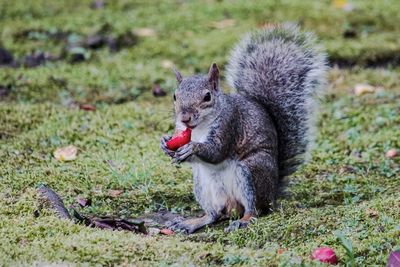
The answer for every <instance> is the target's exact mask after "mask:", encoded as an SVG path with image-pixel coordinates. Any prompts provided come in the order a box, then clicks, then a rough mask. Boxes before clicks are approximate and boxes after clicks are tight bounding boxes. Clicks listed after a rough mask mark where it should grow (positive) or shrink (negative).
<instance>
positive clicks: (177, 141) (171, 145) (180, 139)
mask: <svg viewBox="0 0 400 267" xmlns="http://www.w3.org/2000/svg"><path fill="white" fill-rule="evenodd" d="M191 136H192V129H190V128H186V130H184V131H182V132H180V133H178V134H177V135H175V136H174V137H172V138H171V140H169V141H168V142H167V147H168V149H171V150H177V149H178V148H180V147H181V146H184V145H186V144H187V143H189V142H190V138H191Z"/></svg>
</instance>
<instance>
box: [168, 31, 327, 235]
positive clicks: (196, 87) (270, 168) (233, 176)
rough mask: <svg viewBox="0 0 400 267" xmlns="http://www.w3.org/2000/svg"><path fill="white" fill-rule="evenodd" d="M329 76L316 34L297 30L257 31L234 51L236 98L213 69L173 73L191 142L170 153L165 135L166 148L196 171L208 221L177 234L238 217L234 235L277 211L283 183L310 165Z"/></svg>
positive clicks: (179, 117) (178, 119) (230, 68)
mask: <svg viewBox="0 0 400 267" xmlns="http://www.w3.org/2000/svg"><path fill="white" fill-rule="evenodd" d="M327 69H328V67H327V61H326V55H325V52H324V51H322V50H321V49H320V48H319V47H318V45H316V43H315V37H314V35H312V34H310V33H306V32H302V31H300V30H299V28H298V26H297V25H292V24H278V25H274V26H271V27H269V28H266V29H262V30H258V31H255V32H253V33H250V34H248V35H247V36H245V37H244V38H243V39H242V40H241V41H240V42H239V43H238V44H237V45H236V47H235V48H234V49H233V50H232V52H231V57H230V60H229V62H228V65H227V68H226V76H227V81H228V84H229V85H230V86H231V87H233V88H234V89H236V92H234V93H231V94H225V93H224V92H223V91H222V90H221V88H220V86H219V70H218V67H217V65H216V64H215V63H213V64H212V65H211V67H210V69H209V72H208V74H207V75H194V76H191V77H187V78H183V77H182V75H181V74H180V72H179V71H177V70H176V69H174V71H175V76H176V79H177V82H178V88H177V89H176V91H175V93H174V96H173V98H174V107H175V126H176V129H177V130H184V129H185V128H186V127H189V128H191V129H192V137H191V141H190V142H189V143H188V144H186V145H184V146H182V147H181V148H179V149H178V150H177V151H172V150H169V149H168V148H167V145H166V142H167V141H168V140H169V139H170V138H171V136H168V135H167V136H164V137H163V138H162V139H161V149H162V150H163V151H164V152H165V153H166V154H167V155H168V156H170V157H171V158H172V160H173V162H175V163H182V162H188V163H189V164H190V165H191V167H192V172H193V180H194V194H195V198H196V200H197V202H198V203H199V204H200V206H201V207H202V209H203V210H204V212H205V215H204V216H203V217H200V218H195V219H188V220H184V221H177V222H174V223H172V224H171V228H172V229H175V230H181V231H184V232H187V233H193V232H195V231H196V230H198V229H200V228H202V227H204V226H206V225H209V224H212V223H215V222H217V221H218V220H220V219H222V218H224V217H225V218H226V217H229V216H232V215H233V214H236V215H237V214H239V216H240V217H241V218H240V219H238V220H235V221H233V222H231V223H230V225H229V226H228V227H227V228H225V231H226V232H230V231H233V230H236V229H239V228H243V227H246V226H247V225H248V224H249V223H250V222H251V221H252V219H253V218H256V217H258V216H259V215H260V214H262V213H266V212H268V211H270V210H271V209H272V208H273V207H274V205H275V203H276V199H277V196H278V192H279V189H280V187H281V181H282V178H283V177H285V176H287V175H289V174H292V173H293V172H294V171H295V170H296V169H297V167H298V166H299V165H300V164H301V163H303V162H304V161H305V160H306V155H307V154H308V153H307V152H308V151H309V148H310V143H311V141H312V128H313V118H314V116H315V113H316V104H317V102H318V101H317V99H318V94H319V93H320V92H322V91H323V87H324V84H325V75H326V72H327Z"/></svg>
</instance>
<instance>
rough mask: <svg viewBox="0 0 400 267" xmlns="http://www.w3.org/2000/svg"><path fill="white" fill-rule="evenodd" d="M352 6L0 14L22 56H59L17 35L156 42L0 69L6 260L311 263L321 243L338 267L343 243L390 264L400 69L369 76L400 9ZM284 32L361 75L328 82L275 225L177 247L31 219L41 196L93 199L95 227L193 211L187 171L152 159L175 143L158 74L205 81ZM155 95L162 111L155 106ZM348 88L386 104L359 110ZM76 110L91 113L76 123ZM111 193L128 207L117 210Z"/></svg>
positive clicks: (39, 7) (41, 7)
mask: <svg viewBox="0 0 400 267" xmlns="http://www.w3.org/2000/svg"><path fill="white" fill-rule="evenodd" d="M351 3H352V4H353V6H354V10H353V11H352V12H350V13H346V12H345V11H343V10H341V9H338V8H335V7H334V6H333V5H331V3H330V1H321V2H311V1H301V2H300V1H252V2H250V3H249V2H248V1H246V2H245V1H238V2H235V3H231V2H225V1H222V2H218V1H216V2H212V1H211V2H210V3H208V4H204V3H200V2H198V1H186V2H169V1H160V2H158V4H154V3H153V2H152V3H145V2H143V1H123V0H121V1H106V6H105V8H104V9H100V10H92V9H90V8H89V6H90V1H53V2H50V3H48V1H32V2H29V3H27V2H26V1H1V0H0V12H1V14H0V29H1V31H0V36H1V38H0V39H1V44H2V45H4V46H5V47H6V48H8V49H9V50H10V51H12V52H13V53H14V54H15V55H16V56H17V57H21V56H23V55H25V54H27V53H29V52H31V51H35V50H43V51H50V52H51V53H55V54H57V53H60V51H62V49H63V46H64V44H63V43H62V42H56V41H49V40H46V38H47V37H45V36H44V37H43V36H36V37H34V38H30V39H29V38H28V39H21V37H18V34H20V33H21V32H24V31H26V30H32V29H35V30H39V29H43V30H52V31H55V32H73V33H76V34H79V35H81V36H85V35H88V34H91V33H94V32H96V31H98V30H99V29H100V28H101V27H102V26H103V25H104V24H109V25H111V26H112V29H113V30H112V31H113V34H116V35H117V34H123V33H125V32H126V31H131V30H132V29H136V28H141V27H150V28H153V29H155V31H156V33H157V34H156V36H153V37H140V38H139V43H138V44H137V45H135V46H132V47H130V48H125V49H122V50H121V51H119V52H116V53H112V52H109V51H108V49H106V48H103V49H99V50H93V51H90V53H91V56H90V58H89V60H88V61H85V62H82V63H78V64H70V63H69V62H67V61H65V60H60V61H56V62H52V63H48V64H46V65H44V66H40V67H38V68H30V69H25V68H15V69H14V68H1V71H0V85H10V88H11V91H10V92H9V94H8V95H7V96H1V97H2V98H1V99H0V101H1V102H0V158H1V165H0V181H1V183H0V217H1V220H0V241H1V242H0V262H1V263H3V264H4V265H10V266H14V265H31V264H32V263H37V264H41V263H42V264H43V263H78V262H81V263H88V264H89V265H94V264H99V265H116V264H121V265H122V264H138V265H151V266H153V265H161V266H166V265H172V264H175V265H196V266H197V265H205V266H208V265H218V264H224V265H247V266H254V265H258V266H266V265H282V266H283V265H285V264H286V265H299V264H300V263H301V261H303V262H304V264H306V265H313V264H314V263H312V262H311V261H310V259H309V255H310V253H311V251H312V250H313V249H314V248H315V247H317V246H322V245H327V246H331V247H333V248H334V249H335V250H336V251H337V252H338V256H339V258H340V263H341V264H343V265H344V264H346V262H347V261H348V259H347V256H346V254H345V250H344V248H343V247H342V246H341V243H340V242H339V241H338V240H337V237H336V236H335V235H334V234H333V231H337V230H339V231H341V232H342V233H344V235H345V236H346V238H347V239H349V240H350V241H351V242H352V244H353V252H354V255H355V258H356V263H357V264H358V265H360V266H369V265H384V264H385V262H386V259H387V257H388V254H389V253H390V252H391V251H392V250H394V249H395V248H398V247H399V246H400V243H399V240H400V230H399V221H400V217H399V214H400V206H399V201H398V200H399V198H400V195H399V192H398V188H399V187H400V181H399V180H398V178H397V176H398V173H399V171H400V167H399V163H400V162H399V158H395V159H387V158H385V157H384V154H385V152H386V151H387V150H388V149H390V148H398V149H399V148H400V143H399V142H400V141H399V138H398V136H400V128H399V125H400V116H399V115H398V114H399V110H398V101H399V97H400V79H399V74H400V69H399V68H387V69H366V68H363V67H362V66H365V65H368V64H371V62H372V63H374V62H375V63H382V62H383V63H384V62H386V61H388V62H389V61H390V60H386V59H385V60H381V59H382V58H390V57H392V56H393V55H395V53H398V49H399V47H398V44H399V42H398V40H397V39H396V38H397V37H395V36H399V35H398V32H399V25H400V23H399V19H398V18H397V17H398V16H396V13H395V12H396V10H398V8H397V9H396V7H397V6H398V4H399V3H398V1H384V2H382V1H352V2H351ZM225 18H232V19H234V20H235V26H232V27H227V28H224V29H218V28H215V25H214V24H213V22H216V21H220V20H223V19H225ZM288 20H289V21H295V22H300V24H301V26H302V27H304V28H306V29H308V30H312V31H314V32H316V33H317V35H318V36H319V37H320V38H321V43H322V44H323V45H324V46H325V47H327V49H328V53H329V55H330V58H331V59H332V60H333V62H338V63H341V62H344V63H346V64H348V63H351V64H356V65H357V67H355V68H353V69H347V70H342V69H338V68H334V69H332V70H331V72H330V76H329V87H330V90H329V92H328V94H327V95H326V96H325V97H324V98H323V101H322V103H321V108H320V111H319V114H318V135H317V140H316V146H315V147H316V149H315V151H314V152H313V154H312V158H311V160H310V162H309V163H308V164H307V165H305V166H303V167H302V168H301V170H299V171H298V172H297V173H295V174H294V175H292V176H291V177H290V178H288V184H289V186H288V188H287V195H286V196H283V197H282V198H280V200H279V203H280V206H279V208H278V209H277V210H276V211H274V212H273V213H271V214H270V215H267V216H263V217H261V218H259V219H258V220H257V222H256V223H254V224H253V225H251V226H250V228H249V229H246V230H240V231H237V232H234V233H231V234H229V235H227V234H224V233H223V230H222V229H223V227H224V226H225V225H226V224H227V222H223V223H220V224H218V225H217V226H215V227H211V228H209V229H206V230H205V231H204V232H202V233H199V234H196V235H193V236H183V235H176V236H172V237H164V236H159V237H146V236H142V235H134V234H131V233H127V232H110V231H104V230H98V229H91V228H87V227H84V226H81V225H74V224H72V223H70V222H68V221H62V220H59V219H57V218H56V217H54V216H53V215H52V214H47V213H44V214H42V215H41V216H39V217H38V218H35V217H34V216H33V213H34V211H35V210H36V208H37V200H36V193H35V188H36V186H37V185H38V184H39V183H46V184H48V185H49V186H51V187H52V188H53V189H54V190H56V191H57V192H59V193H60V195H61V196H62V197H63V199H64V200H65V202H66V204H67V206H69V205H70V204H72V203H74V202H75V199H76V197H78V196H81V197H88V198H91V199H92V201H93V205H92V206H91V207H89V208H87V209H86V212H87V213H89V214H97V215H101V214H115V215H118V216H128V217H134V216H137V215H139V214H143V213H144V212H148V211H156V210H159V209H160V208H167V209H169V210H173V211H176V212H178V213H182V214H186V215H187V214H191V213H194V212H198V211H199V206H198V205H197V204H196V202H195V200H194V197H193V194H192V182H191V178H190V170H189V168H188V167H187V166H182V167H180V168H177V167H176V166H174V165H172V164H171V163H170V162H169V160H168V158H167V157H165V156H164V155H163V153H162V152H161V151H160V149H159V138H160V137H161V136H162V135H163V134H165V133H167V132H168V133H172V131H173V122H172V101H171V99H170V98H171V97H170V96H171V92H172V91H173V90H174V87H175V80H174V77H173V74H172V73H171V70H170V69H168V68H164V67H162V64H161V62H162V61H163V60H171V61H172V62H173V63H174V64H175V65H177V66H178V67H179V68H180V69H181V70H182V72H183V73H184V75H188V74H192V73H194V72H199V71H202V72H204V71H206V70H207V69H208V67H209V64H210V63H211V62H213V61H215V62H218V63H219V64H220V65H221V66H223V64H224V63H225V61H226V59H227V51H228V50H229V49H230V48H231V46H232V45H233V44H234V43H235V42H236V41H237V40H238V38H239V36H241V34H243V33H245V32H247V31H249V30H251V29H254V28H255V27H257V26H258V25H261V24H264V23H267V22H279V21H288ZM332 25H339V27H332ZM347 29H351V30H354V31H355V32H356V33H357V34H356V37H355V39H354V38H353V39H351V38H350V39H349V38H344V37H342V36H343V31H345V30H347ZM390 62H392V61H390ZM393 62H395V61H393ZM393 62H392V63H393ZM222 73H223V71H222ZM155 83H157V84H160V85H161V86H162V87H163V88H165V89H166V90H167V92H168V96H167V97H165V98H154V97H153V96H152V95H151V93H150V90H151V88H152V86H153V84H155ZM357 83H369V84H372V85H374V86H376V87H381V88H382V90H378V91H377V92H375V93H372V94H366V95H363V96H355V95H354V94H353V88H354V85H355V84H357ZM75 102H78V103H91V104H94V105H96V108H97V110H96V111H94V112H87V111H83V110H79V109H78V108H77V107H76V105H74V103H75ZM69 144H74V145H75V146H77V147H78V148H79V154H78V158H77V160H75V161H72V162H68V163H61V162H58V161H56V160H55V159H54V158H53V155H52V153H53V152H54V150H55V149H56V148H58V147H62V146H65V145H69ZM109 189H119V190H123V194H122V195H120V196H119V197H117V198H113V197H111V196H109V194H108V190H109ZM368 210H372V211H374V212H376V214H377V215H376V216H375V215H371V214H370V213H368ZM281 249H284V250H286V249H287V252H284V253H281V252H282V250H281Z"/></svg>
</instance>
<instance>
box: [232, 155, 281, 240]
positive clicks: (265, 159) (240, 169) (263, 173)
mask: <svg viewBox="0 0 400 267" xmlns="http://www.w3.org/2000/svg"><path fill="white" fill-rule="evenodd" d="M276 162H277V161H276V160H275V157H274V155H273V153H268V152H265V151H261V152H258V153H255V154H253V155H252V156H250V157H248V158H246V159H244V160H242V161H241V162H240V163H239V164H238V166H237V169H236V179H237V191H236V193H235V195H236V198H237V199H238V200H239V201H240V203H241V204H242V205H243V207H244V214H243V217H242V218H241V219H240V220H236V221H233V222H232V223H231V224H230V225H229V226H228V227H227V228H225V232H231V231H234V230H237V229H239V228H244V227H247V226H248V224H249V223H250V222H251V220H252V219H254V218H256V217H257V216H258V215H259V213H260V212H262V211H263V210H264V209H265V206H268V204H269V203H273V202H274V200H275V197H276V186H277V181H278V172H277V170H278V168H277V165H276Z"/></svg>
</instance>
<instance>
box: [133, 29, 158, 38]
mask: <svg viewBox="0 0 400 267" xmlns="http://www.w3.org/2000/svg"><path fill="white" fill-rule="evenodd" d="M134 33H135V34H136V35H137V36H140V37H152V36H156V35H157V33H156V31H155V30H154V29H152V28H138V29H135V30H134Z"/></svg>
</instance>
